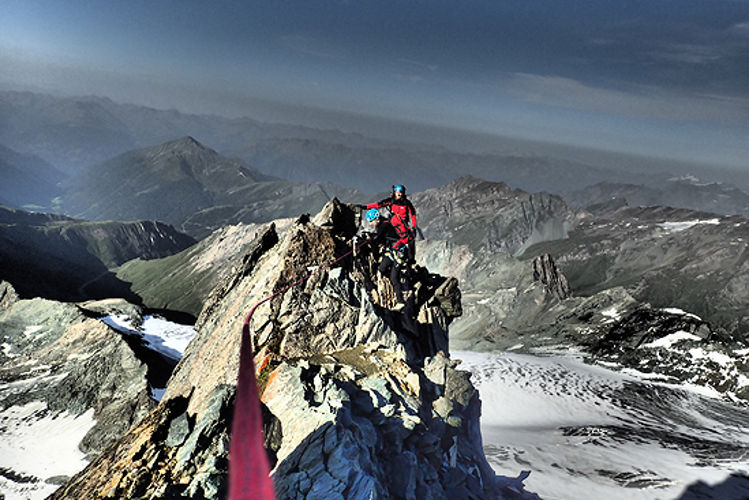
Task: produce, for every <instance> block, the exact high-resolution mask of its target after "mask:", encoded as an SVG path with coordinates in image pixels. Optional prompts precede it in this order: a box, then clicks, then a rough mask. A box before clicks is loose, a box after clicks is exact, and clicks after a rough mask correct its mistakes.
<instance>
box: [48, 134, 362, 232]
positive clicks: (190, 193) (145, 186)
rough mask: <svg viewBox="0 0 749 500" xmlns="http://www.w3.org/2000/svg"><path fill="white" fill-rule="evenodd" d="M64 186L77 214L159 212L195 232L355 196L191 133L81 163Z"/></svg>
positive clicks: (102, 216)
mask: <svg viewBox="0 0 749 500" xmlns="http://www.w3.org/2000/svg"><path fill="white" fill-rule="evenodd" d="M64 188H65V189H64V194H63V196H62V199H61V206H62V209H63V210H64V211H65V212H66V213H70V214H73V215H75V216H76V217H83V218H87V219H92V220H108V219H114V220H139V219H149V220H160V221H164V222H167V223H169V224H173V225H175V226H176V227H178V228H179V229H180V230H182V231H184V232H186V233H188V234H191V235H192V236H194V237H196V238H202V237H204V236H206V235H208V234H210V233H211V232H212V231H214V230H216V229H218V228H220V227H222V226H225V225H227V224H236V223H239V222H245V223H248V222H265V221H268V220H273V219H276V218H281V217H290V216H294V215H298V214H299V213H302V212H313V211H316V210H319V209H320V208H321V207H322V206H323V204H325V203H326V202H327V201H328V200H329V199H330V198H331V197H333V196H338V197H340V198H342V199H346V200H349V201H351V200H358V199H360V198H362V195H361V194H360V193H357V192H356V191H355V190H352V189H346V188H342V187H340V186H337V185H334V184H330V183H325V184H323V183H311V184H302V183H296V182H290V181H285V180H282V179H278V178H275V177H271V176H268V175H265V174H262V173H260V172H259V171H257V170H256V169H254V168H252V167H251V166H249V165H248V164H246V163H244V162H243V161H240V160H231V159H228V158H225V157H223V156H221V155H220V154H218V153H217V152H216V151H214V150H213V149H210V148H208V147H205V146H203V145H202V144H200V143H199V142H198V141H196V140H195V139H193V138H192V137H183V138H181V139H177V140H174V141H169V142H167V143H164V144H161V145H158V146H152V147H148V148H143V149H138V150H135V151H130V152H127V153H124V154H122V155H120V156H117V157H115V158H113V159H111V160H108V161H106V162H104V163H101V164H97V165H93V166H90V167H87V168H85V169H84V170H83V171H81V172H79V173H77V174H74V175H72V176H71V177H70V178H69V179H68V180H67V181H66V183H65V185H64Z"/></svg>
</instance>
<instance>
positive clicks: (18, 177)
mask: <svg viewBox="0 0 749 500" xmlns="http://www.w3.org/2000/svg"><path fill="white" fill-rule="evenodd" d="M64 178H65V174H63V173H62V172H60V171H59V170H57V169H56V168H55V167H53V166H52V165H50V164H49V163H47V162H46V161H44V160H42V159H41V158H39V157H36V156H34V155H29V154H22V153H18V152H16V151H13V150H12V149H10V148H6V147H5V146H3V145H0V180H2V182H0V204H3V205H10V206H14V207H22V206H29V207H33V206H41V207H46V206H48V205H49V204H50V201H51V200H52V199H53V198H55V197H56V196H59V195H60V193H61V189H60V187H59V186H58V183H60V182H61V181H62V180H63V179H64Z"/></svg>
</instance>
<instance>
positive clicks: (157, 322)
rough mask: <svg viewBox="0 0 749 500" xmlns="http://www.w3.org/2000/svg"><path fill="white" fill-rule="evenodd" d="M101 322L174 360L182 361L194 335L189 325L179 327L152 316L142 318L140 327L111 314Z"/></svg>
mask: <svg viewBox="0 0 749 500" xmlns="http://www.w3.org/2000/svg"><path fill="white" fill-rule="evenodd" d="M102 321H103V322H104V323H106V324H107V325H109V326H111V327H112V328H114V329H115V330H117V331H118V332H121V333H124V334H126V335H137V336H139V337H142V338H143V340H144V341H145V342H146V344H148V347H150V348H151V349H153V350H154V351H157V352H159V353H161V354H163V355H164V356H166V357H168V358H171V359H174V360H179V359H182V355H183V354H184V353H185V349H186V348H187V344H189V343H190V341H191V340H192V339H193V338H194V337H195V333H196V332H195V327H193V326H191V325H180V324H179V323H173V322H171V321H167V320H165V319H164V318H161V317H159V316H153V315H152V316H146V317H144V318H143V323H142V324H141V325H140V327H136V326H134V325H133V324H132V322H131V321H130V319H129V317H128V316H125V315H121V314H112V315H110V316H107V317H105V318H102Z"/></svg>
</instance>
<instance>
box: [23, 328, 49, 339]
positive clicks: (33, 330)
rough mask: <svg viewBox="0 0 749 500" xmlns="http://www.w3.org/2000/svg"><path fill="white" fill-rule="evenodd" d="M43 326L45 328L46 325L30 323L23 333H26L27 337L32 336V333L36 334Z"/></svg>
mask: <svg viewBox="0 0 749 500" xmlns="http://www.w3.org/2000/svg"><path fill="white" fill-rule="evenodd" d="M42 328H44V326H40V325H30V326H27V327H26V329H25V330H24V331H23V334H24V335H25V336H26V337H31V336H32V335H34V334H35V333H36V332H38V331H39V330H41V329H42Z"/></svg>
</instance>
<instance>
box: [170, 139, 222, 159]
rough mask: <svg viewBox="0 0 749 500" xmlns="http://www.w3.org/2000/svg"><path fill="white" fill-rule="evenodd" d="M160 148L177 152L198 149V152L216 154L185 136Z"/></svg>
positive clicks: (195, 140)
mask: <svg viewBox="0 0 749 500" xmlns="http://www.w3.org/2000/svg"><path fill="white" fill-rule="evenodd" d="M161 146H162V147H165V148H169V149H177V150H184V149H198V150H200V151H210V152H212V153H216V151H214V150H213V149H211V148H209V147H208V146H205V145H203V144H202V143H201V142H200V141H198V140H197V139H195V138H194V137H193V136H191V135H186V136H184V137H180V138H179V139H174V140H173V141H168V142H165V143H163V144H162V145H161ZM216 154H218V153H216Z"/></svg>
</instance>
